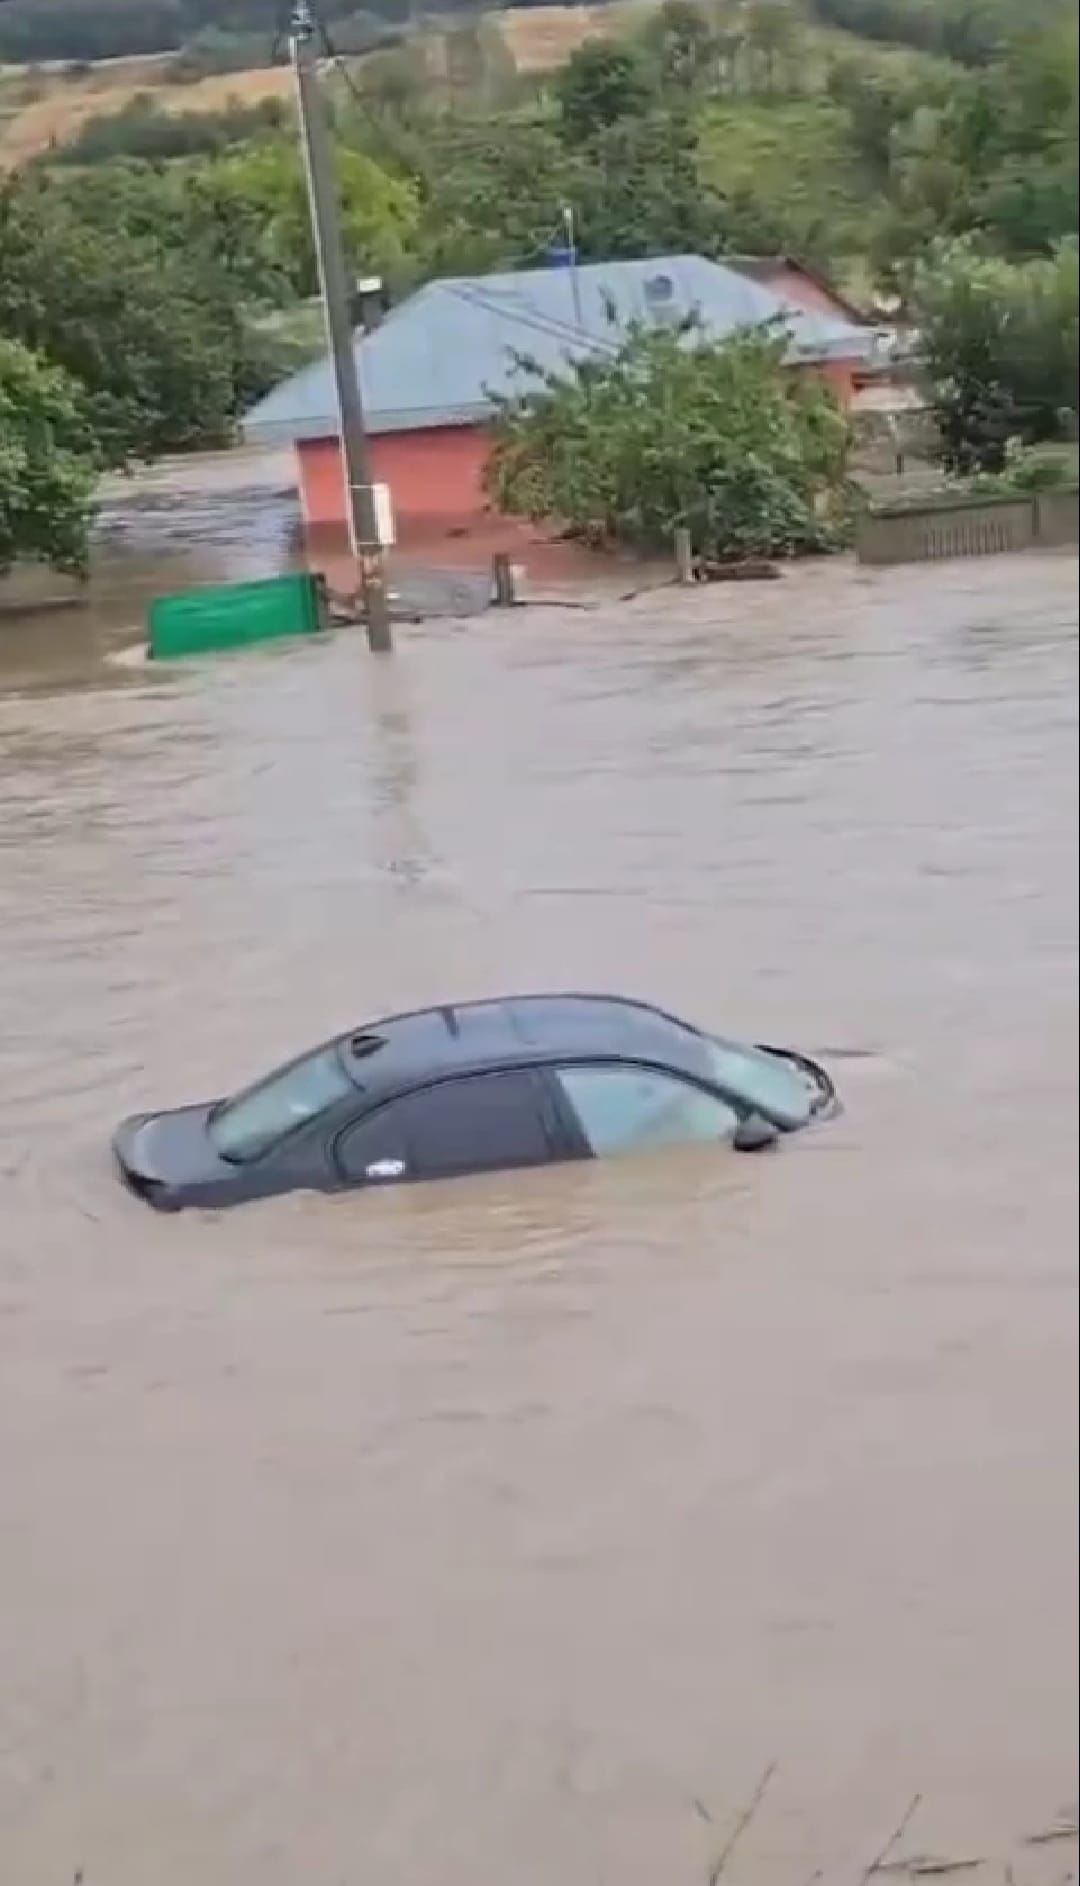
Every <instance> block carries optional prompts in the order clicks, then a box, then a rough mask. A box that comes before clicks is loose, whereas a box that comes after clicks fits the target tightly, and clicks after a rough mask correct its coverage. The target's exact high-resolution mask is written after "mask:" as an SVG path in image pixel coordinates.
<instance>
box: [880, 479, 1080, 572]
mask: <svg viewBox="0 0 1080 1886" xmlns="http://www.w3.org/2000/svg"><path fill="white" fill-rule="evenodd" d="M1078 537H1080V528H1078V493H1077V492H1076V491H1070V490H1051V491H1041V492H1037V493H1033V494H1031V495H1030V496H1028V495H1023V496H1022V495H1020V494H1013V493H1010V492H1007V493H1003V494H1001V495H994V496H992V497H990V496H987V497H953V496H951V495H950V496H948V497H939V498H937V499H935V500H929V499H928V500H927V502H926V503H925V504H920V505H912V506H910V507H908V508H906V509H904V510H902V511H901V510H898V511H887V510H884V509H875V508H874V507H873V506H868V507H867V509H866V510H865V511H862V512H860V514H859V517H858V519H857V522H856V526H855V555H856V557H857V558H858V561H859V562H860V563H875V564H885V563H929V562H935V561H937V560H938V559H939V558H943V557H986V556H994V555H997V554H1000V553H1001V552H1004V551H1015V550H1031V549H1055V548H1059V547H1061V546H1063V545H1067V544H1074V543H1076V542H1077V540H1078Z"/></svg>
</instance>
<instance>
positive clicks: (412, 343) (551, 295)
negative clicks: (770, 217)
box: [243, 255, 871, 442]
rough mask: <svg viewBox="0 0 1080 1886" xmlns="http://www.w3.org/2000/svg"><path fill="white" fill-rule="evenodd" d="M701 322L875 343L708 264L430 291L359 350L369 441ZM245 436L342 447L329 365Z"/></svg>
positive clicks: (804, 343) (519, 276)
mask: <svg viewBox="0 0 1080 1886" xmlns="http://www.w3.org/2000/svg"><path fill="white" fill-rule="evenodd" d="M693 312H696V313H697V314H698V315H699V317H700V319H701V321H702V324H703V326H704V327H705V329H706V331H707V332H708V333H710V334H712V335H714V336H719V335H723V334H730V333H731V332H732V331H733V329H735V328H738V327H745V326H756V325H759V324H761V323H763V322H766V321H773V320H777V319H780V318H782V319H783V320H784V321H785V322H786V324H787V327H788V330H789V332H790V335H791V346H792V358H793V359H800V360H822V359H829V358H861V357H862V356H863V355H864V354H865V353H866V352H867V349H868V346H869V345H870V342H871V337H870V336H869V334H868V332H867V331H866V330H865V329H859V328H857V327H854V326H852V325H851V324H849V323H848V322H845V321H842V320H838V319H834V318H832V317H831V316H829V315H827V314H811V313H808V312H807V311H806V310H805V309H802V308H797V307H795V306H794V304H792V303H789V302H785V301H783V300H781V298H780V297H779V296H778V295H777V294H776V293H775V292H774V291H773V290H772V289H770V288H766V287H764V286H762V285H761V284H760V283H758V282H754V281H751V280H749V279H748V278H747V277H746V276H745V275H740V274H738V273H737V272H736V271H735V270H734V269H729V268H725V267H724V266H723V265H722V264H721V263H718V262H710V261H707V260H706V259H705V258H704V257H703V256H695V255H676V256H654V257H649V258H648V259H645V260H642V261H629V262H594V263H589V264H587V265H585V266H583V267H581V268H578V269H574V270H571V269H566V268H548V269H529V270H523V271H519V272H516V273H506V274H500V275H483V276H475V277H459V278H456V279H453V280H448V281H441V282H430V283H428V285H427V286H426V287H425V288H422V289H420V290H419V291H418V292H417V293H416V294H415V295H412V296H411V297H410V298H409V300H407V301H405V302H403V303H402V304H401V306H400V307H398V308H396V309H395V310H394V312H393V314H392V315H391V316H390V317H389V318H388V319H387V320H386V321H385V322H384V323H383V325H382V326H381V327H379V328H377V329H376V330H375V332H374V333H373V334H368V335H366V336H362V337H361V336H360V335H358V336H357V340H356V360H357V366H358V370H359V373H360V382H361V389H362V392H363V396H364V405H365V411H366V414H367V419H368V426H369V429H370V430H371V431H372V432H374V433H378V432H406V431H415V430H417V429H418V428H420V427H424V426H448V425H468V424H475V423H476V422H478V421H480V420H482V419H483V418H484V417H485V416H486V415H487V413H488V412H490V409H491V397H490V396H491V394H492V393H493V392H494V393H501V394H504V395H506V394H511V393H513V392H514V391H515V390H516V389H517V388H519V387H520V386H521V385H522V381H521V378H520V375H519V374H518V372H517V370H516V365H515V363H516V359H517V357H519V356H521V355H527V356H528V357H530V358H531V359H533V360H535V361H537V362H538V363H539V365H540V366H542V367H544V368H546V369H548V370H549V371H556V372H557V371H559V369H560V368H561V367H563V366H565V364H566V362H567V360H568V359H572V358H575V357H577V358H581V357H584V356H586V355H588V354H590V353H598V352H605V351H607V350H610V349H614V348H615V347H617V346H618V344H619V340H620V337H621V334H622V333H623V332H624V331H625V329H626V327H627V325H628V324H629V323H630V322H631V321H633V320H635V319H636V320H656V319H663V320H665V321H671V320H672V319H675V318H678V317H679V316H682V315H688V314H690V313H693ZM243 430H244V435H245V437H246V438H248V439H250V440H253V441H257V442H261V441H266V442H269V441H271V440H281V439H292V440H297V439H310V438H320V437H326V436H327V435H332V434H333V433H334V432H335V431H336V430H337V408H336V402H335V398H334V383H333V374H332V369H331V364H330V359H329V356H327V357H326V358H324V359H323V360H321V361H318V362H317V363H315V364H314V365H312V366H310V367H306V368H305V369H304V370H303V371H302V372H301V373H298V374H296V375H294V376H293V378H292V379H290V380H286V381H285V382H284V383H283V384H282V385H281V386H279V387H275V388H274V390H273V392H271V393H269V394H268V395H267V396H266V398H265V399H263V400H260V401H259V403H258V405H256V406H254V407H253V408H252V409H251V411H250V412H249V413H248V414H247V417H246V419H245V420H244V426H243Z"/></svg>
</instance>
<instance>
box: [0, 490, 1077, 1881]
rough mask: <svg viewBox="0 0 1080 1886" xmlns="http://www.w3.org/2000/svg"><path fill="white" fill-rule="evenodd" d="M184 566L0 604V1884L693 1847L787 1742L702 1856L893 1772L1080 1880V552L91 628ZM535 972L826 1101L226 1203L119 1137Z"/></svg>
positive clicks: (728, 1877) (947, 1838) (987, 1845)
mask: <svg viewBox="0 0 1080 1886" xmlns="http://www.w3.org/2000/svg"><path fill="white" fill-rule="evenodd" d="M137 535H138V533H137V531H136V532H135V533H134V536H135V537H137ZM241 535H242V538H243V542H242V543H241V545H240V552H242V553H243V554H238V559H237V561H236V563H235V565H233V566H231V567H236V568H238V569H239V570H240V571H241V573H243V574H247V573H248V572H249V569H250V567H251V565H252V561H253V560H254V561H255V562H257V561H258V557H259V555H262V554H266V555H269V554H270V551H269V550H267V551H265V552H264V551H260V550H259V545H258V543H255V544H254V548H253V539H252V536H251V534H250V533H249V532H248V531H247V529H246V528H245V531H244V532H243V533H241ZM270 539H271V540H273V541H276V539H274V533H273V531H272V530H271V531H270ZM259 542H261V539H260V540H259ZM271 547H272V545H271ZM170 554H172V553H170ZM217 555H218V553H217V551H215V557H217ZM223 555H224V566H227V567H228V566H230V565H229V556H230V553H229V551H228V546H227V545H226V549H225V552H224V553H223ZM164 556H165V552H164V551H163V550H162V549H161V548H160V546H158V547H155V546H154V545H153V544H151V545H150V546H149V547H147V545H146V544H145V543H144V545H143V549H142V551H141V552H140V550H139V548H138V545H137V543H135V542H125V544H124V545H123V546H122V547H120V548H118V549H116V550H114V551H113V552H112V553H111V561H110V562H107V563H106V566H105V572H104V577H103V589H102V591H101V592H100V593H99V600H98V602H97V604H96V605H95V608H94V609H93V610H91V611H90V612H85V611H83V612H78V611H72V612H69V613H67V614H54V613H48V612H46V613H42V614H41V615H34V616H27V617H25V618H23V619H20V620H16V621H7V622H0V675H2V678H3V692H2V695H0V768H2V773H0V780H2V788H3V797H2V813H0V820H2V823H0V952H2V975H0V1169H2V1191H3V1217H2V1226H3V1228H2V1231H0V1247H2V1248H0V1830H2V1831H0V1877H2V1878H3V1880H4V1882H5V1886H71V1883H72V1882H73V1881H75V1880H80V1881H83V1882H85V1886H679V1883H681V1882H684V1881H685V1882H687V1883H688V1886H704V1883H705V1882H706V1881H708V1880H710V1879H711V1878H715V1877H718V1875H717V1874H716V1867H717V1865H718V1858H719V1855H720V1854H721V1853H722V1850H723V1847H724V1843H725V1841H726V1840H727V1839H728V1838H729V1836H730V1835H731V1833H732V1831H733V1830H734V1829H736V1827H737V1824H738V1820H739V1816H740V1813H741V1812H743V1811H745V1810H746V1809H747V1807H748V1806H749V1805H750V1804H751V1803H752V1802H753V1799H754V1795H755V1790H756V1789H758V1788H759V1786H760V1784H761V1782H762V1780H763V1778H764V1777H765V1776H766V1774H767V1772H768V1779H767V1785H766V1787H765V1792H764V1795H763V1797H762V1799H761V1801H760V1803H759V1805H758V1806H757V1807H756V1808H755V1809H754V1811H753V1813H752V1815H751V1818H750V1822H749V1824H748V1825H747V1826H746V1827H745V1830H744V1831H743V1833H742V1834H741V1836H740V1837H739V1839H738V1842H737V1846H736V1848H735V1850H734V1851H733V1852H732V1854H731V1857H730V1859H729V1860H728V1861H726V1862H725V1863H724V1867H723V1881H724V1886H729V1882H730V1886H746V1882H753V1886H808V1882H809V1881H810V1880H811V1879H820V1880H822V1881H826V1882H828V1883H829V1886H833V1882H835V1886H857V1883H858V1882H859V1881H861V1880H866V1879H868V1878H869V1877H870V1875H869V1872H868V1871H867V1869H868V1868H870V1867H871V1865H872V1862H873V1860H874V1858H875V1856H876V1855H877V1854H878V1853H879V1852H880V1851H881V1850H882V1849H883V1848H884V1847H885V1845H886V1842H887V1840H888V1837H889V1835H890V1832H891V1831H892V1830H893V1829H894V1828H895V1827H896V1826H897V1824H898V1823H899V1822H900V1821H901V1820H902V1819H903V1818H904V1816H905V1815H906V1813H907V1811H908V1809H909V1808H910V1806H911V1802H912V1798H913V1797H914V1796H915V1795H916V1794H918V1795H919V1796H920V1797H921V1800H920V1802H919V1803H918V1805H917V1806H916V1807H915V1808H914V1810H913V1811H912V1812H911V1817H910V1821H909V1824H908V1826H907V1828H906V1829H905V1830H904V1831H903V1832H902V1833H900V1834H899V1836H898V1839H897V1842H896V1843H895V1845H894V1847H893V1848H892V1849H891V1854H892V1856H893V1857H895V1856H897V1855H899V1856H900V1857H903V1855H905V1854H907V1855H914V1854H923V1855H925V1854H931V1855H937V1856H940V1857H944V1858H946V1859H953V1860H956V1859H962V1858H970V1859H974V1858H979V1857H980V1856H982V1857H984V1858H985V1860H986V1862H987V1864H986V1865H985V1866H983V1867H981V1868H979V1869H977V1870H974V1871H972V1872H970V1873H965V1874H964V1875H963V1877H965V1878H967V1877H970V1878H972V1879H974V1880H975V1881H977V1882H979V1886H981V1882H982V1881H983V1879H987V1880H992V1881H993V1882H994V1886H1000V1882H1001V1881H1002V1879H1003V1878H1005V1877H1009V1875H1007V1874H1006V1873H1005V1871H1004V1869H1005V1867H1006V1865H1007V1864H1009V1863H1011V1865H1012V1867H1013V1869H1014V1871H1013V1874H1012V1876H1011V1877H1013V1878H1014V1880H1015V1886H1060V1882H1061V1881H1062V1880H1063V1879H1065V1878H1068V1877H1071V1869H1073V1868H1074V1867H1075V1864H1076V1842H1075V1839H1069V1838H1068V1837H1067V1827H1068V1821H1067V1820H1066V1821H1064V1822H1060V1823H1059V1816H1061V1814H1062V1813H1063V1811H1065V1812H1067V1811H1068V1809H1069V1807H1070V1803H1072V1802H1074V1801H1075V1794H1076V1761H1077V1737H1076V1702H1077V1696H1076V1667H1077V1635H1076V1527H1077V1498H1076V1484H1077V1418H1076V1259H1075V1250H1076V1241H1077V1240H1076V1145H1077V1059H1076V1057H1077V997H1076V979H1077V862H1076V860H1077V818H1076V812H1077V804H1076V754H1077V749H1076V698H1077V697H1076V629H1077V612H1076V581H1077V568H1076V561H1075V559H1073V558H1054V557H1046V558H1041V557H1036V556H1028V557H1024V558H1018V559H1015V560H1014V559H994V560H987V561H985V562H979V563H971V564H955V565H949V566H947V567H942V568H937V569H920V570H914V571H911V570H907V571H899V572H884V573H874V574H865V573H864V574H856V572H855V571H854V570H852V569H850V568H849V567H846V566H840V565H837V566H834V567H824V568H820V569H814V570H807V571H802V572H798V573H796V574H793V575H790V576H788V577H786V578H785V580H784V581H783V582H781V583H775V584H766V585H762V586H760V587H755V586H749V585H746V586H735V587H731V588H725V589H723V590H715V591H708V592H697V591H695V592H693V593H687V594H682V593H680V594H678V595H676V594H675V593H674V592H665V593H664V594H662V595H660V596H656V595H653V596H648V595H647V596H643V597H639V598H637V599H636V600H634V601H632V602H629V603H627V604H625V605H620V606H613V605H606V606H596V607H592V608H586V609H574V610H571V609H555V608H541V609H536V610H525V611H521V612H517V613H514V614H512V615H510V616H499V615H497V614H495V613H489V614H488V615H486V616H484V617H481V618H477V619H475V620H470V621H460V622H448V621H439V622H433V623H428V624H426V625H420V626H416V627H411V628H408V629H403V630H402V631H401V632H400V634H399V638H398V650H397V653H396V654H395V656H394V657H393V659H392V660H391V661H386V662H382V663H380V662H377V661H376V662H373V661H372V660H371V659H370V658H368V657H367V655H366V653H365V651H364V648H363V644H362V640H361V639H360V638H359V637H358V636H357V635H356V634H355V633H349V632H343V633H341V634H339V635H338V636H337V637H336V638H335V639H333V640H329V641H327V642H325V643H320V644H319V645H317V646H316V645H314V644H305V645H296V646H292V647H288V648H286V647H284V646H280V645H279V646H278V647H277V648H275V649H273V650H272V651H267V652H263V653H257V652H255V653H251V652H249V653H247V654H244V655H239V656H236V657H228V658H224V657H223V658H219V659H218V660H216V661H208V662H205V663H196V664H191V665H187V666H184V665H181V666H177V667H175V668H173V669H169V670H164V669H162V670H160V671H154V670H149V669H146V668H141V667H139V666H138V665H132V664H130V663H126V662H124V661H119V662H117V661H116V660H115V659H114V656H115V653H116V651H117V649H121V648H122V647H123V645H124V644H125V643H126V642H130V640H131V639H132V636H133V634H134V631H135V627H136V625H137V622H138V617H139V613H140V611H139V608H138V607H137V606H136V602H137V599H138V597H139V595H140V593H141V589H140V586H142V587H145V585H146V584H147V583H152V582H154V581H156V582H157V586H158V587H168V586H169V582H166V581H163V580H162V572H163V571H164V568H165V565H164V563H163V561H162V558H163V557H164ZM140 557H141V561H140ZM176 557H177V559H178V560H177V561H176V562H175V563H174V564H170V565H169V568H168V574H169V577H170V581H171V576H172V574H174V573H175V570H176V569H182V570H183V571H184V572H185V580H193V577H192V575H191V574H190V572H192V571H195V570H197V569H198V568H199V567H201V565H200V562H199V553H196V552H195V551H193V550H188V551H183V553H182V554H181V553H180V552H177V553H176ZM245 558H246V561H245ZM207 567H209V568H210V570H211V573H212V574H217V573H218V571H219V569H220V568H221V567H222V563H221V559H220V558H218V560H217V561H213V560H212V559H211V560H210V561H209V562H208V564H207ZM548 986H554V987H564V988H566V987H568V988H573V987H615V988H617V989H620V990H622V991H625V992H627V993H637V994H641V995H643V996H646V997H652V998H655V999H657V1000H659V1001H661V1002H662V1003H664V1004H666V1005H668V1006H671V1007H674V1008H676V1009H680V1010H682V1011H684V1012H685V1013H686V1014H687V1015H689V1016H691V1017H694V1018H698V1019H700V1020H702V1021H704V1022H711V1023H713V1024H715V1025H717V1026H718V1027H721V1028H723V1029H725V1030H727V1031H729V1032H732V1033H741V1034H747V1035H752V1036H757V1037H763V1038H765V1039H772V1040H778V1041H790V1042H792V1043H795V1044H798V1045H801V1046H803V1047H805V1048H807V1049H810V1050H811V1051H818V1052H820V1053H821V1054H822V1055H823V1056H824V1057H825V1058H826V1059H827V1060H828V1061H829V1064H830V1066H831V1067H832V1070H833V1072H834V1074H835V1076H836V1078H837V1080H838V1082H839V1084H840V1086H841V1089H842V1092H843V1094H844V1098H845V1100H846V1103H847V1111H846V1113H845V1115H844V1117H843V1119H842V1120H841V1121H840V1122H838V1123H837V1124H835V1125H832V1126H829V1127H828V1128H826V1129H823V1130H822V1131H820V1132H819V1133H817V1134H808V1135H806V1136H805V1138H802V1139H800V1140H798V1141H794V1142H791V1143H790V1144H788V1145H786V1146H785V1147H784V1148H783V1149H782V1151H780V1152H779V1153H778V1154H777V1156H775V1157H768V1158H759V1159H739V1158H738V1157H737V1156H736V1155H731V1154H729V1155H724V1154H722V1153H716V1154H710V1153H709V1152H706V1151H700V1150H699V1151H695V1152H693V1153H690V1152H688V1153H685V1154H684V1153H681V1152H676V1153H672V1154H666V1155H663V1156H658V1157H656V1158H654V1159H648V1160H642V1161H638V1162H628V1163H626V1164H619V1163H618V1162H615V1163H613V1164H611V1165H608V1166H599V1165H598V1166H595V1167H590V1168H585V1167H582V1168H578V1169H568V1170H563V1171H554V1172H550V1173H547V1174H544V1175H541V1176H536V1175H522V1176H515V1177H509V1176H507V1177H500V1178H498V1179H493V1180H477V1181H465V1182H462V1183H459V1184H454V1185H447V1186H442V1187H430V1188H426V1189H425V1188H420V1187H418V1188H416V1189H414V1190H411V1191H407V1190H403V1191H400V1192H397V1193H393V1194H387V1193H381V1194H378V1195H370V1196H366V1197H362V1198H361V1197H355V1198H342V1199H338V1200H333V1201H330V1200H326V1199H314V1198H294V1199H289V1200H285V1201H279V1202H276V1203H269V1204H265V1205H256V1206H249V1207H245V1208H243V1209H241V1210H238V1211H235V1212H233V1213H231V1214H223V1215H218V1216H215V1215H210V1214H192V1215H184V1216H181V1217H178V1218H158V1217H156V1216H154V1215H153V1214H151V1213H149V1212H147V1211H145V1210H144V1209H143V1208H141V1207H140V1206H139V1205H138V1204H137V1203H135V1202H134V1201H133V1200H131V1199H130V1198H128V1197H127V1196H126V1195H125V1194H123V1193H122V1192H121V1190H120V1189H119V1187H118V1186H117V1184H116V1183H115V1181H114V1178H113V1175H112V1172H111V1170H110V1165H109V1159H108V1134H109V1132H110V1130H111V1128H112V1125H113V1123H114V1122H115V1120H116V1119H117V1118H118V1117H119V1116H120V1115H122V1114H124V1113H126V1112H129V1111H132V1110H134V1109H136V1108H138V1107H141V1106H144V1105H156V1104H169V1103H174V1102H180V1101H183V1100H185V1099H189V1098H196V1097H200V1096H202V1095H204V1094H207V1093H214V1092H219V1091H221V1090H222V1089H223V1088H227V1087H229V1086H231V1085H233V1084H235V1083H237V1082H238V1081H240V1080H242V1079H245V1078H247V1077H248V1076H250V1075H253V1074H255V1073H257V1072H259V1071H260V1070H262V1069H263V1068H264V1067H266V1066H268V1065H270V1064H271V1063H273V1062H274V1060H275V1059H277V1058H278V1057H281V1056H284V1055H285V1054H287V1053H289V1052H290V1051H291V1050H294V1049H297V1048H299V1047H302V1046H304V1045H306V1044H307V1043H308V1042H309V1041H311V1040H313V1039H315V1038H316V1037H319V1036H320V1035H323V1034H326V1033H329V1032H331V1031H335V1030H337V1029H339V1028H341V1027H343V1026H346V1025H348V1024H351V1023H354V1022H359V1021H362V1020H364V1019H370V1018H371V1017H372V1016H375V1015H377V1014H379V1013H380V1012H383V1011H386V1010H390V1009H394V1008H397V1007H400V1006H406V1005H410V1004H416V1003H426V1002H428V1001H432V1000H440V999H444V998H448V999H452V998H454V997H465V996H469V995H473V994H481V993H488V992H491V991H499V990H513V989H517V988H529V987H548ZM1073 1811H1075V1810H1073ZM1055 1827H1056V1829H1057V1832H1058V1834H1059V1835H1060V1836H1061V1837H1060V1838H1054V1839H1047V1840H1046V1841H1044V1842H1040V1843H1039V1844H1036V1845H1030V1844H1027V1841H1026V1837H1027V1836H1030V1835H1032V1834H1040V1833H1048V1834H1049V1833H1053V1832H1054V1831H1055ZM991 1861H992V1862H993V1864H992V1865H991V1864H990V1862H991Z"/></svg>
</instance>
